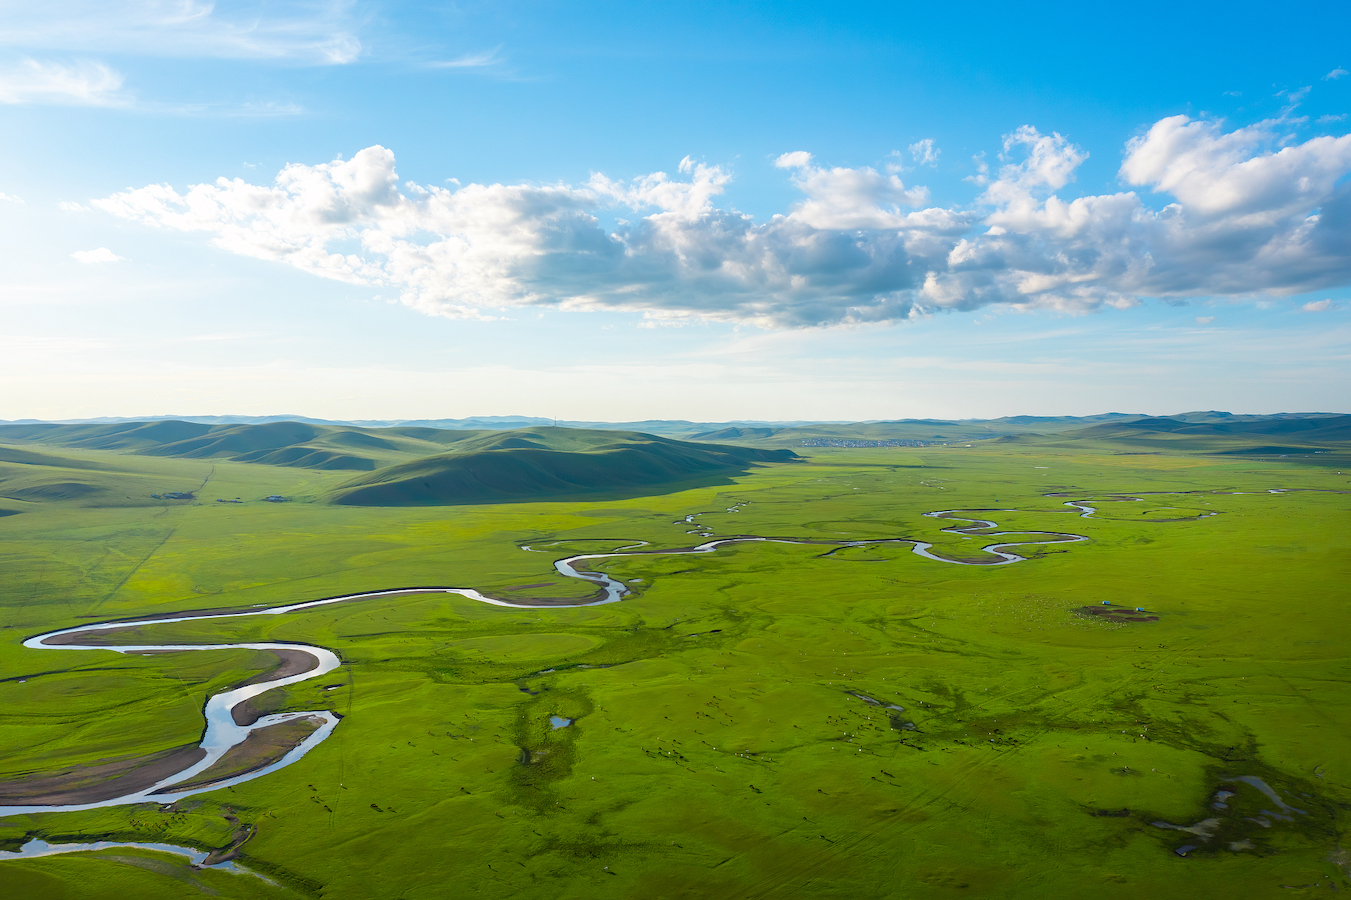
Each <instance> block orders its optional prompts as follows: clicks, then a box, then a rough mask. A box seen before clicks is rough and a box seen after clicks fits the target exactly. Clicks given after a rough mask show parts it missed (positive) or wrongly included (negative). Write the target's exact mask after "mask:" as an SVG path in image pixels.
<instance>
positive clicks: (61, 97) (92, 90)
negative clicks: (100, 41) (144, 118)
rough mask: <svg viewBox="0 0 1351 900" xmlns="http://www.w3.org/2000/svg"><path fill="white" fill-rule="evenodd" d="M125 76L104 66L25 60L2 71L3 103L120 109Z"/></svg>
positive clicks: (0, 101)
mask: <svg viewBox="0 0 1351 900" xmlns="http://www.w3.org/2000/svg"><path fill="white" fill-rule="evenodd" d="M121 88H122V76H121V74H119V73H118V72H116V71H114V70H113V69H110V68H108V67H107V66H105V65H104V64H103V63H99V62H91V61H88V60H83V61H79V62H73V63H59V62H40V61H38V60H35V59H25V60H23V61H21V62H20V63H18V64H17V65H11V66H6V67H3V68H0V103H7V104H22V103H72V104H79V105H86V106H116V105H119V104H120V103H122V102H123V97H122V95H121Z"/></svg>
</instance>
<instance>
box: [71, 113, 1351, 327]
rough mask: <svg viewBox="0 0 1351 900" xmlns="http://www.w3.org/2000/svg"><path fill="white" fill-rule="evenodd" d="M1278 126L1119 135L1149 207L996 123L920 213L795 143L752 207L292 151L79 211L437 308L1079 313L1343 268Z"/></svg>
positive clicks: (713, 172) (694, 177)
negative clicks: (975, 163) (786, 194)
mask: <svg viewBox="0 0 1351 900" xmlns="http://www.w3.org/2000/svg"><path fill="white" fill-rule="evenodd" d="M1279 126H1280V123H1278V122H1266V123H1260V124H1259V125H1255V126H1250V127H1248V128H1241V129H1237V130H1234V131H1230V132H1225V131H1224V130H1223V129H1222V128H1221V127H1220V126H1219V125H1218V124H1216V123H1213V122H1208V121H1193V120H1190V119H1188V118H1187V117H1185V116H1176V117H1172V118H1169V119H1164V120H1161V121H1160V122H1158V123H1156V124H1155V125H1154V126H1153V127H1152V128H1151V129H1149V131H1148V132H1147V133H1146V134H1144V135H1142V136H1141V137H1139V138H1137V139H1136V140H1133V141H1131V142H1130V143H1129V144H1128V145H1127V148H1126V150H1127V152H1126V156H1125V160H1124V162H1123V163H1122V166H1121V178H1122V180H1123V181H1124V182H1126V183H1127V184H1129V185H1133V186H1137V187H1143V188H1147V189H1149V190H1150V191H1153V192H1157V193H1161V194H1165V195H1168V196H1167V197H1166V200H1165V205H1163V207H1162V208H1161V209H1154V208H1151V207H1150V206H1148V205H1146V204H1145V202H1144V201H1143V200H1142V198H1141V197H1140V196H1139V195H1137V194H1136V193H1135V192H1134V191H1122V192H1119V193H1114V194H1105V195H1089V196H1083V197H1078V198H1076V199H1071V200H1063V199H1061V198H1060V197H1059V196H1058V195H1057V192H1058V191H1060V190H1062V189H1064V188H1065V187H1066V186H1067V185H1068V184H1069V183H1070V182H1071V181H1072V180H1073V178H1074V174H1075V170H1076V169H1077V167H1078V166H1079V165H1080V164H1081V163H1082V162H1083V160H1084V159H1085V158H1087V154H1086V153H1085V152H1084V151H1083V150H1082V149H1080V148H1078V147H1076V146H1074V145H1073V144H1071V143H1070V142H1069V141H1068V140H1066V139H1065V138H1064V137H1062V136H1060V135H1058V134H1050V135H1043V134H1041V133H1040V132H1038V131H1036V130H1035V129H1033V128H1031V127H1023V128H1020V129H1018V130H1017V131H1015V132H1014V133H1012V134H1010V135H1008V136H1007V138H1006V140H1005V143H1004V152H1003V153H1002V154H1001V162H1002V165H1001V167H1000V169H999V172H998V174H997V176H994V177H993V178H991V177H990V176H989V175H986V176H985V180H986V183H985V185H984V191H983V193H982V194H981V195H980V197H979V198H977V203H976V205H975V206H969V207H952V208H944V207H928V208H924V204H925V202H926V200H927V192H926V191H925V190H924V188H922V187H917V188H911V187H908V186H907V185H905V184H904V183H903V182H902V181H901V180H900V179H899V178H898V177H896V176H895V175H894V174H883V173H879V172H878V171H876V170H874V169H872V168H870V167H866V166H864V167H859V168H846V167H834V168H826V167H821V166H817V165H814V163H813V159H812V156H811V154H809V153H808V152H806V151H793V152H790V153H785V154H783V155H782V156H780V157H778V159H777V160H776V161H775V165H776V166H777V167H779V168H781V169H786V170H789V172H790V174H789V178H790V179H791V182H792V183H793V184H794V185H795V186H796V187H797V188H798V189H799V190H800V191H801V192H802V194H803V199H802V200H801V201H800V202H798V203H796V204H794V205H793V206H792V207H791V208H790V209H789V210H788V211H787V212H786V213H784V214H780V215H776V216H773V217H772V218H770V219H768V220H765V221H759V222H757V221H756V220H754V219H753V218H751V217H750V216H748V215H745V214H743V213H740V212H737V211H735V210H733V209H730V208H726V207H724V206H720V205H719V204H718V203H717V199H718V197H719V196H720V195H721V194H722V193H723V191H724V190H725V187H726V185H727V183H728V181H729V175H728V174H727V172H725V171H724V170H723V169H722V168H720V167H719V166H715V165H707V164H704V163H697V162H695V161H693V160H691V159H689V158H686V159H684V160H682V161H681V163H680V167H679V174H678V176H677V177H674V178H673V177H671V176H668V175H667V174H666V173H663V172H656V173H653V174H651V175H648V176H644V177H642V178H637V179H634V180H631V181H614V180H611V179H608V178H606V177H605V176H603V175H594V176H593V177H592V178H591V180H590V181H588V182H586V183H585V184H580V185H567V184H553V185H530V184H509V185H503V184H490V185H484V184H468V185H465V186H463V187H459V186H455V187H454V188H453V189H450V188H443V187H436V186H421V185H415V184H410V183H405V184H404V186H403V189H402V190H400V182H399V178H398V176H397V174H396V171H395V164H394V155H393V153H391V152H390V151H389V150H386V149H385V148H383V147H370V148H367V149H365V150H362V151H361V152H360V153H358V154H356V155H355V156H354V157H353V158H352V159H350V160H342V159H339V160H335V161H334V162H332V163H325V164H320V165H314V166H310V165H300V164H293V165H289V166H287V167H286V168H285V169H283V170H282V171H281V172H280V173H279V174H278V176H277V178H276V180H275V182H274V183H273V184H271V185H255V184H250V183H248V182H245V181H243V180H242V179H227V178H221V179H218V180H217V181H216V182H214V183H212V184H199V185H194V186H192V187H190V188H188V189H187V190H186V191H184V192H182V193H180V192H178V191H177V190H175V189H174V188H172V187H170V186H168V185H149V186H147V187H143V188H140V189H137V190H129V191H126V192H123V193H119V194H114V195H112V196H110V197H106V198H104V199H102V200H97V201H94V205H95V206H97V207H99V208H101V209H103V210H105V211H107V212H110V213H113V214H114V215H118V216H121V217H123V218H127V219H133V220H137V221H141V222H144V223H148V224H151V225H156V226H159V227H165V228H172V229H178V230H184V231H197V232H201V233H204V234H207V235H209V236H210V237H211V239H212V241H213V242H214V243H215V244H216V245H217V246H219V247H222V248H224V249H227V250H229V251H231V252H235V253H239V254H243V255H247V256H253V257H258V258H263V259H271V260H277V261H282V262H286V263H288V264H290V265H293V266H296V267H298V268H301V269H303V270H305V271H309V272H312V273H314V274H317V275H321V276H324V277H327V278H335V279H339V280H343V281H347V282H351V283H355V284H363V285H370V286H374V287H377V288H381V289H388V290H390V291H392V292H395V293H397V295H398V296H399V298H400V299H401V300H402V302H404V303H406V304H408V305H409V306H412V307H414V308H416V309H419V310H422V311H424V312H427V313H432V314H439V315H460V316H485V315H491V314H493V313H494V312H495V311H496V310H499V309H502V308H509V307H520V306H553V307H561V308H571V309H600V308H604V309H624V310H637V311H642V312H644V313H645V314H646V315H647V316H649V317H650V318H653V319H654V320H659V321H677V320H682V319H689V318H705V319H719V320H728V321H741V322H753V323H757V324H761V325H765V326H773V327H783V326H803V325H808V326H810V325H828V324H836V323H848V322H856V323H861V322H875V321H891V320H897V319H904V318H907V317H910V316H913V315H916V314H921V313H924V312H929V311H935V310H942V309H962V310H973V309H977V308H980V307H985V306H991V305H1004V306H1009V307H1013V308H1021V309H1059V310H1066V311H1071V312H1080V311H1085V310H1090V309H1094V308H1098V307H1102V306H1116V307H1122V306H1129V305H1132V304H1135V303H1138V302H1139V301H1140V299H1141V298H1146V297H1160V298H1164V299H1170V300H1173V299H1183V298H1187V297H1197V296H1244V295H1250V294H1253V293H1257V292H1264V293H1267V294H1292V293H1300V292H1305V291H1312V290H1320V289H1324V288H1328V287H1333V286H1340V285H1345V284H1347V283H1349V282H1351V186H1349V185H1348V184H1347V183H1346V181H1345V175H1346V174H1348V172H1351V136H1344V137H1340V138H1332V137H1317V138H1313V139H1310V140H1308V141H1305V142H1303V143H1295V142H1293V141H1292V139H1291V138H1290V136H1289V135H1287V134H1283V133H1281V131H1280V127H1279ZM603 213H604V214H607V215H609V214H615V213H617V214H618V215H619V216H620V219H619V224H618V225H617V226H616V227H615V228H613V229H612V230H611V229H606V228H604V227H602V225H601V221H600V219H599V218H598V216H600V215H601V214H603Z"/></svg>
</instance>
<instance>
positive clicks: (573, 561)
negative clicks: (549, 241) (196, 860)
mask: <svg viewBox="0 0 1351 900" xmlns="http://www.w3.org/2000/svg"><path fill="white" fill-rule="evenodd" d="M1061 496H1064V495H1063V494H1062V495H1061ZM742 505H744V504H738V505H737V506H736V507H733V510H735V509H739V507H740V506H742ZM1064 505H1066V506H1069V507H1073V508H1074V509H1076V510H1078V512H1079V516H1080V517H1083V518H1087V517H1091V516H1092V515H1093V514H1094V513H1095V512H1096V509H1095V508H1094V507H1093V506H1090V505H1088V503H1087V501H1084V500H1071V501H1066V502H1065V504H1064ZM1016 511H1017V510H1012V509H1001V510H961V509H946V510H936V511H934V512H930V513H926V514H925V515H926V516H928V517H930V518H937V519H951V520H956V521H959V522H965V523H966V524H964V525H953V526H950V527H947V528H943V529H942V531H944V532H947V533H950V534H958V535H962V536H963V537H967V538H970V537H976V536H979V537H985V538H1001V537H1002V538H1007V537H1013V536H1019V537H1022V538H1024V539H1022V540H1005V541H994V542H992V543H988V544H985V545H984V546H982V547H981V548H980V550H981V551H982V552H984V553H987V554H990V555H991V556H992V557H994V558H992V559H989V560H982V561H974V560H970V559H967V560H959V559H951V558H948V557H945V556H942V555H940V554H937V553H934V552H932V548H933V546H934V545H933V544H932V543H930V542H927V541H921V540H917V539H914V538H879V539H872V540H816V539H799V538H786V537H761V536H754V535H740V536H736V537H727V538H718V539H715V540H710V541H706V542H704V543H701V544H698V545H697V546H694V547H688V548H681V549H674V550H648V549H643V548H645V547H646V546H647V544H646V542H637V543H634V544H630V545H627V546H623V547H620V548H617V549H616V550H613V551H611V552H608V553H583V554H578V555H575V556H568V557H565V558H563V559H559V560H556V561H555V562H554V568H555V570H556V571H557V572H558V574H559V575H561V576H563V577H565V578H570V579H576V580H580V581H585V582H589V583H591V584H594V585H596V586H597V589H598V591H597V596H596V597H595V598H593V599H589V600H586V601H584V602H580V603H574V604H566V605H560V604H549V608H574V607H581V606H597V605H602V604H606V603H616V602H618V601H620V600H622V599H624V597H626V596H627V595H628V594H629V593H630V591H629V588H627V587H626V586H625V585H624V584H623V583H622V582H620V581H618V580H617V579H614V578H611V577H610V576H609V575H606V574H605V573H603V572H598V571H593V570H589V569H586V568H582V569H579V568H578V565H584V564H585V563H588V562H590V561H592V560H604V559H615V558H620V557H630V556H653V555H663V556H667V555H693V554H703V553H714V552H716V551H717V550H719V549H720V548H722V547H726V546H730V545H733V544H745V543H778V544H809V545H834V546H835V547H836V548H837V549H846V548H849V547H864V546H871V545H880V544H908V545H910V547H911V550H912V552H914V553H915V554H916V555H918V556H921V557H923V558H925V559H928V560H932V561H934V562H940V563H948V564H951V565H965V566H1004V565H1011V564H1013V563H1018V562H1023V561H1025V559H1026V558H1025V557H1022V556H1019V555H1017V554H1016V553H1013V552H1010V548H1013V547H1019V546H1026V545H1040V544H1062V543H1076V542H1080V541H1086V540H1088V538H1087V537H1085V536H1083V535H1079V534H1070V533H1068V532H1052V531H1018V532H1013V531H994V530H992V529H995V528H997V527H998V525H997V523H996V522H995V521H994V520H991V519H985V518H978V517H975V516H973V515H971V513H985V514H988V513H991V512H1016ZM963 513H966V515H963ZM692 521H693V517H692V516H687V517H686V518H685V519H684V520H683V521H682V522H681V524H685V523H690V522H692ZM1027 538H1031V539H1027ZM522 549H524V550H532V549H534V548H531V547H522ZM438 592H440V593H447V594H458V595H460V596H462V597H465V598H467V599H470V600H475V601H477V602H479V603H487V604H491V605H493V606H505V607H515V608H531V607H534V608H539V606H540V604H531V603H528V602H524V603H515V602H510V601H507V600H501V599H498V598H495V597H489V596H486V595H484V594H482V593H480V592H478V591H476V590H474V589H472V588H455V587H417V588H398V589H392V590H384V591H368V592H364V593H359V594H345V595H342V596H338V597H327V598H324V599H320V600H310V601H305V602H301V603H291V604H286V605H283V606H272V607H257V608H253V609H246V610H235V611H229V612H212V613H184V614H182V615H177V616H166V617H151V618H143V619H132V620H123V621H115V622H101V623H98V624H92V625H77V626H75V627H72V628H64V629H61V630H59V631H52V632H48V633H46V634H40V635H37V636H35V637H31V638H29V639H28V640H26V641H24V646H25V647H28V648H31V649H35V650H73V651H88V650H105V651H112V652H115V653H152V652H183V651H193V650H227V649H251V650H267V651H284V652H287V653H301V654H307V655H308V656H310V657H312V658H313V660H314V664H313V666H312V667H311V668H309V669H307V670H305V671H303V672H299V673H297V674H291V675H282V676H279V677H276V678H273V679H270V680H265V681H261V682H258V683H256V684H249V685H244V686H241V687H236V688H233V689H231V690H227V691H222V692H221V693H218V694H215V695H213V696H211V697H210V698H209V699H208V700H207V702H206V706H205V709H204V714H205V718H206V727H205V730H204V732H203V735H202V740H201V743H200V747H201V750H202V751H204V754H205V755H204V756H202V757H201V758H200V759H199V760H198V761H197V762H195V763H193V764H192V765H190V766H188V767H186V768H184V769H182V770H181V771H178V772H174V773H172V774H169V775H167V776H165V777H164V778H162V779H160V780H158V781H156V782H155V783H154V784H152V785H149V786H148V787H144V788H142V789H140V790H136V791H133V792H129V793H126V794H124V795H121V796H116V797H112V798H109V799H105V800H99V801H97V802H88V803H70V804H35V805H29V806H0V816H11V815H19V814H25V813H44V812H59V811H73V810H85V809H96V808H101V807H109V806H122V805H126V804H131V803H146V802H153V803H171V802H173V801H175V800H179V799H182V798H184V797H189V796H192V795H194V794H200V793H205V792H207V791H215V790H219V789H221V788H225V787H230V786H233V785H237V784H241V783H243V782H246V781H251V780H253V779H255V778H261V777H263V776H264V775H267V774H269V773H271V772H274V771H276V770H278V769H281V768H284V767H286V766H289V765H291V764H292V763H294V762H295V761H296V760H298V759H300V758H301V757H303V756H304V755H305V754H306V753H308V752H310V751H311V750H313V749H314V748H315V747H316V746H318V745H319V744H320V743H322V742H323V741H324V740H325V739H326V738H327V737H328V736H329V735H330V734H332V732H333V729H334V728H335V727H336V726H337V724H338V721H339V717H338V716H337V715H336V714H334V713H333V712H331V711H328V710H313V711H305V712H290V713H279V714H276V715H268V716H262V717H261V718H258V719H257V721H255V722H252V723H250V724H246V725H245V724H239V723H238V722H236V721H235V716H234V712H235V710H236V708H237V707H239V706H240V704H242V703H245V702H246V701H248V700H250V699H251V698H253V697H257V696H258V695H260V694H262V693H265V692H266V691H270V690H272V689H273V688H278V687H284V686H286V685H291V684H298V683H300V682H303V681H308V680H310V679H313V678H319V677H322V676H323V675H325V674H327V673H328V672H331V671H333V670H334V669H336V668H338V667H339V666H340V665H341V661H340V660H339V659H338V657H337V655H336V654H335V653H333V651H331V650H328V649H326V648H324V647H317V646H311V645H308V644H295V643H281V642H271V641H261V642H247V643H216V644H114V645H109V644H100V643H88V642H81V641H79V638H81V637H84V638H90V639H92V638H93V636H95V635H97V634H98V633H99V632H108V631H113V630H118V629H129V628H137V627H145V626H153V625H158V624H168V623H172V622H187V621H194V622H195V621H206V620H213V619H238V618H246V617H253V616H278V615H285V614H288V613H293V612H300V611H302V610H308V609H315V608H317V607H321V606H328V605H331V604H335V603H347V602H352V601H356V600H366V599H372V598H379V597H395V596H400V595H410V594H427V593H438ZM304 718H309V719H311V720H313V721H314V723H315V724H316V725H317V727H316V728H315V730H314V731H313V732H312V733H310V734H309V735H307V736H306V737H305V738H304V740H302V741H301V742H300V743H299V744H297V745H296V746H295V747H293V748H292V749H291V750H290V751H289V752H287V753H286V754H285V755H284V756H282V757H281V758H280V759H278V760H276V761H274V762H272V763H270V764H268V765H266V766H263V767H261V768H258V769H255V770H253V771H247V772H244V773H242V774H237V775H232V776H230V777H223V778H219V779H215V780H211V781H209V782H208V783H201V781H200V779H198V778H197V776H199V775H201V774H202V773H204V772H207V771H208V770H209V769H211V767H212V766H213V765H215V764H216V763H217V762H219V761H220V760H221V759H222V757H224V756H225V755H226V754H227V753H228V752H229V751H230V750H231V749H232V748H234V747H237V746H238V745H239V744H241V743H243V742H244V741H245V740H246V739H247V738H248V737H249V735H250V734H252V733H253V732H255V731H258V730H260V729H263V728H268V727H270V726H273V725H278V724H282V723H285V722H291V721H294V720H297V719H304ZM194 780H196V781H197V782H198V783H197V784H195V785H194V786H192V787H185V788H180V789H178V790H175V789H174V786H175V785H186V784H191V783H193V782H194ZM34 850H35V852H41V853H42V854H49V853H52V852H59V851H54V850H53V849H52V847H51V846H48V845H43V847H42V848H41V849H40V851H39V849H38V848H36V847H35V848H34ZM6 855H8V854H6ZM0 858H3V857H0Z"/></svg>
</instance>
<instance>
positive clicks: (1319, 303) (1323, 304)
mask: <svg viewBox="0 0 1351 900" xmlns="http://www.w3.org/2000/svg"><path fill="white" fill-rule="evenodd" d="M1302 308H1303V310H1304V311H1305V312H1327V311H1328V310H1330V309H1334V308H1336V304H1335V303H1333V302H1332V300H1331V299H1327V300H1310V301H1309V302H1308V303H1306V304H1304V306H1303V307H1302Z"/></svg>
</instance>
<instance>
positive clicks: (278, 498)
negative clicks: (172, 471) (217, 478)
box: [150, 491, 291, 503]
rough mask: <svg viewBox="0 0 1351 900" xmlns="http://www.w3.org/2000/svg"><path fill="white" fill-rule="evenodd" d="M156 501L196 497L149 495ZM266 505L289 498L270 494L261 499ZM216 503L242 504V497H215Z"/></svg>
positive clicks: (180, 493)
mask: <svg viewBox="0 0 1351 900" xmlns="http://www.w3.org/2000/svg"><path fill="white" fill-rule="evenodd" d="M150 496H151V497H153V498H154V499H156V500H196V499H197V495H196V494H194V493H193V492H192V491H165V492H164V493H162V494H151V495H150ZM263 500H264V502H267V503H289V502H290V500H291V498H290V497H283V496H282V495H281V494H270V495H268V496H266V497H264V498H263ZM216 502H217V503H243V502H244V499H243V498H242V497H236V498H234V499H233V500H226V499H225V498H224V497H217V498H216Z"/></svg>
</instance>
